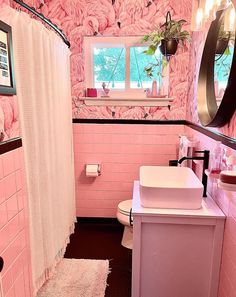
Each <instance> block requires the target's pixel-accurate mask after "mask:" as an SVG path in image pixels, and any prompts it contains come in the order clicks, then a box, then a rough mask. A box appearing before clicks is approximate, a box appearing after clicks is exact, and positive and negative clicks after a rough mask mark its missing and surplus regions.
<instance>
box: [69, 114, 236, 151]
mask: <svg viewBox="0 0 236 297" xmlns="http://www.w3.org/2000/svg"><path fill="white" fill-rule="evenodd" d="M73 124H126V125H130V124H134V125H185V126H188V127H190V128H191V129H193V130H196V131H198V132H200V133H202V134H204V135H206V136H208V137H210V138H212V139H214V140H216V141H221V142H222V143H223V144H224V145H226V146H228V147H230V148H232V149H234V150H236V139H235V138H232V137H228V136H226V135H224V134H221V133H219V132H216V131H211V130H210V129H209V128H205V127H202V126H200V125H197V124H194V123H192V122H189V121H186V120H169V121H160V120H157V121H155V120H114V119H73Z"/></svg>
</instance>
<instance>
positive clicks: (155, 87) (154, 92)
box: [152, 80, 157, 97]
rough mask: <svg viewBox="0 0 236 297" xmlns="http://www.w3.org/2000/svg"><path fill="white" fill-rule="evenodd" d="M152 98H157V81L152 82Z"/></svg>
mask: <svg viewBox="0 0 236 297" xmlns="http://www.w3.org/2000/svg"><path fill="white" fill-rule="evenodd" d="M152 97H157V81H156V80H154V81H153V82H152Z"/></svg>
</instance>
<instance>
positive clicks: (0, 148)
mask: <svg viewBox="0 0 236 297" xmlns="http://www.w3.org/2000/svg"><path fill="white" fill-rule="evenodd" d="M19 147H22V140H21V138H20V137H17V138H13V139H10V140H7V141H4V142H1V143H0V155H2V154H5V153H7V152H10V151H13V150H15V149H17V148H19Z"/></svg>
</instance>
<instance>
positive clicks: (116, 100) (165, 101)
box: [81, 97, 173, 106]
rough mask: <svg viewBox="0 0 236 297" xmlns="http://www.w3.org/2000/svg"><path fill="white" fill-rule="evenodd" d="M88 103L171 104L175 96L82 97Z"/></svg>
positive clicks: (95, 104) (94, 104)
mask: <svg viewBox="0 0 236 297" xmlns="http://www.w3.org/2000/svg"><path fill="white" fill-rule="evenodd" d="M81 99H82V100H84V102H85V104H86V105H90V106H91V105H92V106H169V105H170V103H171V102H172V101H173V98H167V97H155V98H153V97H150V98H148V97H134V98H123V97H119V98H114V97H81Z"/></svg>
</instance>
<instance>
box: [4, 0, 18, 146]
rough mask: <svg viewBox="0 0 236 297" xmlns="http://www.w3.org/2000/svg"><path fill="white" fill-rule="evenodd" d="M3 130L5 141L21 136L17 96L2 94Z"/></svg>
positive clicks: (6, 1) (7, 2)
mask: <svg viewBox="0 0 236 297" xmlns="http://www.w3.org/2000/svg"><path fill="white" fill-rule="evenodd" d="M3 4H9V0H0V9H1V6H2V5H3ZM1 132H3V134H4V139H3V141H5V140H9V139H12V138H15V137H19V136H20V127H19V115H18V108H17V96H3V95H2V96H1V95H0V133H1Z"/></svg>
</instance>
